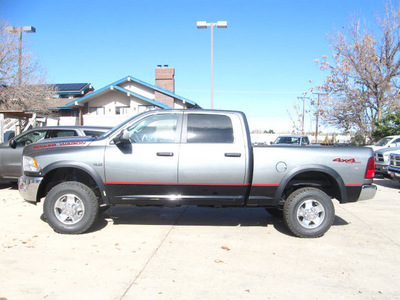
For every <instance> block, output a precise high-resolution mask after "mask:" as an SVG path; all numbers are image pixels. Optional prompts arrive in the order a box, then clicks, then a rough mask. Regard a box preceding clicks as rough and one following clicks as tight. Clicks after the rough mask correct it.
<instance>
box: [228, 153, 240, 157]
mask: <svg viewBox="0 0 400 300" xmlns="http://www.w3.org/2000/svg"><path fill="white" fill-rule="evenodd" d="M241 156H242V154H241V153H225V157H241Z"/></svg>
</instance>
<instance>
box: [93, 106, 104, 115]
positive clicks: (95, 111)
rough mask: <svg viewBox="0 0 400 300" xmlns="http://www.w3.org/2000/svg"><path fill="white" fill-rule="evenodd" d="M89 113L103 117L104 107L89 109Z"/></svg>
mask: <svg viewBox="0 0 400 300" xmlns="http://www.w3.org/2000/svg"><path fill="white" fill-rule="evenodd" d="M89 113H90V114H92V115H104V114H105V108H104V107H89Z"/></svg>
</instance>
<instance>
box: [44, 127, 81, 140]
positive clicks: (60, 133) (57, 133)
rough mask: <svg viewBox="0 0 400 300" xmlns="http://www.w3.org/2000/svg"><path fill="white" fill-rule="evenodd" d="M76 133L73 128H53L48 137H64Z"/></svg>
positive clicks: (75, 134)
mask: <svg viewBox="0 0 400 300" xmlns="http://www.w3.org/2000/svg"><path fill="white" fill-rule="evenodd" d="M77 135H78V133H77V132H76V131H75V130H68V129H55V130H52V131H51V133H50V138H55V137H64V136H77Z"/></svg>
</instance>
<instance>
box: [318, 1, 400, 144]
mask: <svg viewBox="0 0 400 300" xmlns="http://www.w3.org/2000/svg"><path fill="white" fill-rule="evenodd" d="M376 21H377V25H378V28H379V31H378V33H377V34H376V37H375V36H374V34H372V33H371V32H370V31H369V30H367V29H366V28H365V26H361V21H360V20H356V21H353V22H352V23H351V25H350V26H349V27H348V29H347V30H346V31H337V32H336V33H334V34H333V35H331V36H330V37H329V40H330V43H331V48H332V50H333V53H334V55H333V60H332V61H329V60H328V57H327V56H323V57H322V59H321V60H316V61H317V62H318V64H319V66H320V68H321V69H322V70H325V71H327V72H329V75H328V76H327V78H326V80H325V82H324V84H323V85H321V86H318V87H317V89H319V90H321V91H323V92H326V93H328V94H329V97H327V100H326V101H325V102H324V103H323V104H322V105H323V109H324V111H325V114H324V116H325V122H326V123H329V124H331V125H335V126H337V127H338V128H342V129H344V130H356V131H358V132H359V133H360V134H361V135H364V136H365V137H367V138H368V139H371V138H372V137H371V133H372V131H373V129H374V123H375V121H378V120H380V119H381V118H382V116H383V114H384V113H387V112H390V111H394V110H396V109H398V108H399V106H400V105H399V91H398V88H399V84H400V77H399V75H400V73H399V72H400V6H399V7H397V8H394V7H393V6H392V5H391V4H390V3H389V4H386V5H385V13H384V14H383V15H382V16H379V17H377V18H376Z"/></svg>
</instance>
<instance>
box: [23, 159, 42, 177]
mask: <svg viewBox="0 0 400 300" xmlns="http://www.w3.org/2000/svg"><path fill="white" fill-rule="evenodd" d="M22 169H23V171H24V172H35V173H39V172H40V166H39V164H38V163H37V161H36V160H35V159H34V158H33V157H30V156H24V157H23V158H22Z"/></svg>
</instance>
